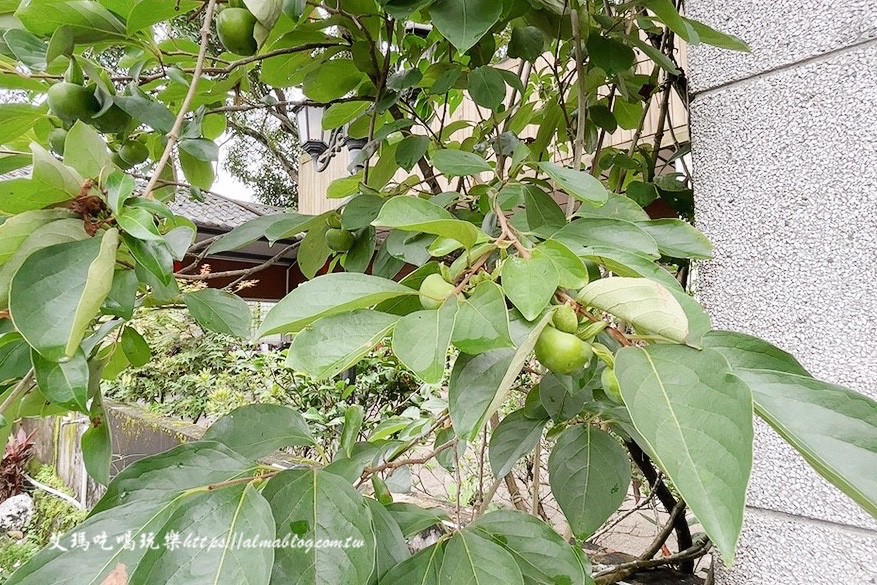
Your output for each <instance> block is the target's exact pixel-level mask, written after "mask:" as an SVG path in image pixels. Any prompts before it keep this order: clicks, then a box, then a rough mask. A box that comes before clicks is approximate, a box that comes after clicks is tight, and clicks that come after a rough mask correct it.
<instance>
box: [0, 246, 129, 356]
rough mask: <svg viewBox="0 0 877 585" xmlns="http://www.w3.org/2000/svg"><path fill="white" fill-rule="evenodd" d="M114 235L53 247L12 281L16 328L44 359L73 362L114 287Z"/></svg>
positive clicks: (39, 254) (27, 263) (29, 262)
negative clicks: (80, 344)
mask: <svg viewBox="0 0 877 585" xmlns="http://www.w3.org/2000/svg"><path fill="white" fill-rule="evenodd" d="M118 245H119V233H118V231H117V230H115V229H111V230H108V231H107V232H105V233H104V235H103V237H101V238H90V239H88V240H82V241H78V242H68V243H64V244H55V245H54V246H49V247H47V248H43V249H41V250H37V251H36V252H34V253H33V254H31V255H30V256H28V257H27V259H26V260H25V261H24V262H23V263H22V265H21V268H19V269H18V272H16V273H15V275H14V276H13V277H12V284H11V285H10V289H9V312H10V314H11V316H12V321H13V322H14V323H15V328H16V329H18V331H19V332H21V334H22V336H24V338H25V339H26V340H27V342H28V344H30V346H31V347H33V348H34V349H36V350H37V351H38V352H40V354H42V356H43V357H45V358H46V359H48V360H52V361H60V360H62V359H64V358H69V357H72V356H73V354H74V352H75V351H76V348H78V347H79V342H80V341H82V338H83V337H84V336H85V332H86V329H87V328H88V325H89V323H90V322H91V320H92V319H93V318H94V317H95V316H96V314H97V312H98V310H99V309H100V306H101V305H102V304H103V302H104V299H105V298H106V296H107V294H109V292H110V288H111V287H112V284H113V267H114V266H115V263H116V249H117V248H118Z"/></svg>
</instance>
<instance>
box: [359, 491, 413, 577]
mask: <svg viewBox="0 0 877 585" xmlns="http://www.w3.org/2000/svg"><path fill="white" fill-rule="evenodd" d="M375 477H377V476H375V475H373V476H372V478H375ZM365 502H366V504H368V508H369V510H370V511H371V515H372V525H373V526H374V533H375V543H376V544H377V554H376V558H375V561H376V562H375V570H374V573H372V576H371V579H370V581H369V582H370V583H378V582H379V579H380V578H381V577H383V576H384V575H385V574H386V573H387V571H388V570H390V569H392V568H393V567H395V566H396V565H398V564H399V563H401V562H403V561H405V560H406V559H408V558H409V557H410V556H411V553H410V552H409V551H408V543H406V542H405V537H404V536H403V535H402V530H401V529H400V528H399V525H398V524H397V523H396V521H395V520H394V519H393V516H391V515H390V513H389V512H387V509H386V508H384V506H382V505H381V504H380V503H379V502H378V501H377V500H373V499H372V498H365Z"/></svg>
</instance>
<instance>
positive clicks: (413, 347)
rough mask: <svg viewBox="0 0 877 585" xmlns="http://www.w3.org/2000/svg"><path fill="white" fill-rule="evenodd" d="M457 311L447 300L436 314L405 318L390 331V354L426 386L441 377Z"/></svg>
mask: <svg viewBox="0 0 877 585" xmlns="http://www.w3.org/2000/svg"><path fill="white" fill-rule="evenodd" d="M457 309H458V306H457V298H456V297H455V296H451V297H450V298H449V299H448V300H446V301H445V302H444V304H443V305H442V306H441V307H440V308H439V309H438V310H435V311H417V312H416V313H411V314H410V315H405V316H404V317H402V318H401V319H400V320H399V323H397V324H396V329H395V330H394V331H393V353H394V354H396V357H397V358H399V361H401V362H402V363H403V364H405V366H406V367H407V368H408V369H410V370H411V371H413V372H414V373H415V374H417V375H418V376H419V377H420V378H421V379H422V380H423V381H424V382H426V383H427V384H438V383H439V382H441V381H442V378H443V377H444V373H445V363H446V362H447V358H448V348H449V347H450V345H451V334H452V333H453V331H454V321H455V320H456V318H457Z"/></svg>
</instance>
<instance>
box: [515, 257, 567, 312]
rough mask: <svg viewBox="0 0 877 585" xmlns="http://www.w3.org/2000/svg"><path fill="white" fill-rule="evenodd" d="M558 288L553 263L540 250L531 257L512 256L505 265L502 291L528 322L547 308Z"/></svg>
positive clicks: (557, 277)
mask: <svg viewBox="0 0 877 585" xmlns="http://www.w3.org/2000/svg"><path fill="white" fill-rule="evenodd" d="M559 285H560V276H559V275H558V273H557V269H556V268H555V267H554V262H552V261H551V258H549V257H548V256H546V255H545V254H543V253H542V251H541V250H539V249H535V250H533V252H532V255H531V256H530V257H529V258H524V257H523V256H510V257H509V258H508V259H507V260H506V261H505V263H504V264H503V266H502V288H503V291H504V292H505V295H506V296H507V297H508V299H509V300H510V301H511V302H512V304H514V305H515V307H517V308H518V310H519V311H521V314H522V315H523V316H524V318H525V319H527V320H528V321H532V320H533V319H535V318H536V317H538V316H539V314H540V313H541V312H542V311H543V310H544V309H545V307H547V306H548V303H550V302H551V299H552V297H553V296H554V293H555V292H556V291H557V287H558V286H559Z"/></svg>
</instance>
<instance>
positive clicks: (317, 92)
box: [302, 59, 366, 103]
mask: <svg viewBox="0 0 877 585" xmlns="http://www.w3.org/2000/svg"><path fill="white" fill-rule="evenodd" d="M365 79H366V76H365V74H364V73H362V72H361V71H360V70H359V68H358V67H357V66H356V64H355V63H354V62H353V61H352V60H351V59H335V60H332V61H328V62H325V63H323V64H321V65H320V66H319V67H317V68H316V69H314V70H312V71H311V72H310V73H309V74H308V75H307V76H306V77H305V79H304V83H303V84H302V91H303V92H304V94H305V95H306V96H307V97H308V98H309V99H312V100H314V101H316V102H324V103H325V102H331V101H332V100H336V99H338V98H340V97H343V96H344V95H345V94H347V93H348V92H350V91H352V90H353V89H355V88H356V86H358V85H359V84H360V83H362V82H363V80H365Z"/></svg>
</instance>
